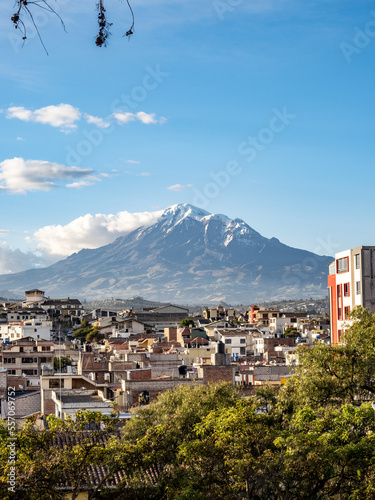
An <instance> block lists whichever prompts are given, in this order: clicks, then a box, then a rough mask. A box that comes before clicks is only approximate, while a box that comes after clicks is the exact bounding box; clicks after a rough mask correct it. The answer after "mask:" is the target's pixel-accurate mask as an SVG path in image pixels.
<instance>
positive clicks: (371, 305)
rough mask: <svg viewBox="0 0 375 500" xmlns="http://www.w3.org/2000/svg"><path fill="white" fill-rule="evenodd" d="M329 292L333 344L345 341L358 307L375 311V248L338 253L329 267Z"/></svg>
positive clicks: (368, 247)
mask: <svg viewBox="0 0 375 500" xmlns="http://www.w3.org/2000/svg"><path fill="white" fill-rule="evenodd" d="M328 289H329V299H330V312H331V315H330V316H331V342H332V343H333V344H339V343H341V342H342V338H341V335H342V332H343V331H344V330H345V328H347V326H348V325H349V324H350V323H349V320H350V314H351V311H352V310H353V308H354V307H356V306H363V307H365V308H367V309H369V310H370V311H371V312H374V311H375V247H373V246H372V247H370V246H366V247H365V246H361V247H356V248H353V249H351V250H345V251H344V252H340V253H337V254H336V255H335V260H334V261H333V262H331V264H330V265H329V275H328Z"/></svg>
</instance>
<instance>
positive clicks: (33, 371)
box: [22, 370, 38, 375]
mask: <svg viewBox="0 0 375 500" xmlns="http://www.w3.org/2000/svg"><path fill="white" fill-rule="evenodd" d="M22 373H24V374H25V375H38V370H22Z"/></svg>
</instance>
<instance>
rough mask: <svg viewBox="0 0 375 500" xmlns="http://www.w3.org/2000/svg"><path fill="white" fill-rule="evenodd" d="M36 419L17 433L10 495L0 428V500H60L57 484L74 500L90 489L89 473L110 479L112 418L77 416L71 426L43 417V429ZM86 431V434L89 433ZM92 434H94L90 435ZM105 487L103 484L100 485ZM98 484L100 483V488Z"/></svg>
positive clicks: (4, 441) (92, 494)
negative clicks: (101, 471) (100, 471)
mask: <svg viewBox="0 0 375 500" xmlns="http://www.w3.org/2000/svg"><path fill="white" fill-rule="evenodd" d="M36 420H37V417H31V418H29V419H28V421H27V423H26V424H25V425H24V426H23V427H22V429H20V430H18V431H16V433H15V435H14V436H13V437H14V438H15V443H16V453H17V454H16V460H15V468H16V482H15V483H16V484H15V492H9V490H8V484H7V480H8V477H7V474H8V473H9V471H10V467H11V464H9V463H8V462H9V449H7V443H8V442H9V440H8V439H7V438H8V437H9V433H8V430H7V427H6V426H5V424H2V425H1V426H0V438H1V440H0V443H1V444H0V496H1V498H2V499H4V500H7V499H9V500H10V499H14V498H16V499H28V500H44V499H46V500H47V499H49V500H54V499H60V498H61V499H63V498H65V494H66V492H65V491H64V490H62V489H61V483H62V484H64V483H68V484H69V486H70V487H71V488H72V498H73V499H75V498H76V497H77V496H78V494H79V493H80V492H81V491H86V490H87V485H88V484H90V482H91V481H90V478H89V473H90V467H92V466H103V467H105V471H106V476H105V477H103V480H104V479H106V478H110V477H111V476H112V475H113V473H114V472H113V471H114V470H115V469H116V467H115V464H114V463H113V460H112V458H111V457H112V453H111V446H112V439H113V438H111V433H112V432H113V431H114V430H115V428H116V425H117V423H118V415H117V413H115V412H114V413H112V415H111V416H104V415H102V414H100V413H99V412H93V411H80V412H78V413H77V414H76V420H75V421H74V420H72V419H70V418H68V419H67V420H61V419H58V418H56V417H55V416H49V417H48V428H46V429H44V430H38V429H37V428H36ZM90 429H91V430H90ZM92 429H94V430H92ZM103 482H104V481H103ZM103 482H102V483H103ZM101 485H102V484H100V482H99V484H96V485H92V487H91V492H90V497H91V498H98V496H99V495H98V491H99V490H100V486H101Z"/></svg>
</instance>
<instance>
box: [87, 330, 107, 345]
mask: <svg viewBox="0 0 375 500" xmlns="http://www.w3.org/2000/svg"><path fill="white" fill-rule="evenodd" d="M104 338H105V336H104V334H103V333H101V332H100V329H99V327H98V326H94V328H92V329H91V330H90V331H89V333H88V334H87V335H86V341H87V342H101V341H102V340H103V339H104Z"/></svg>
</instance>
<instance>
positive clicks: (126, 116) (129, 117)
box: [113, 111, 135, 125]
mask: <svg viewBox="0 0 375 500" xmlns="http://www.w3.org/2000/svg"><path fill="white" fill-rule="evenodd" d="M113 116H114V118H115V120H116V121H117V123H118V124H119V125H123V124H124V123H129V122H133V121H134V120H135V114H134V113H127V112H125V111H118V112H117V113H113Z"/></svg>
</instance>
